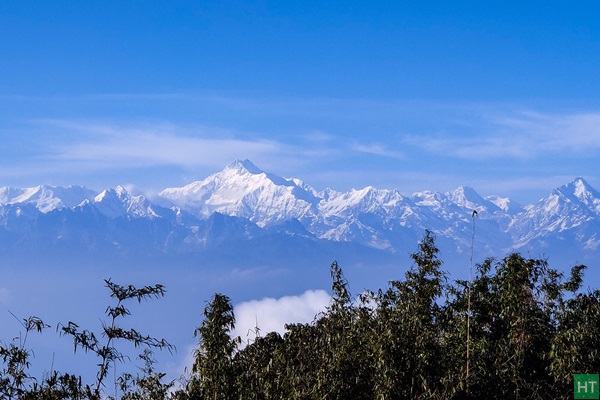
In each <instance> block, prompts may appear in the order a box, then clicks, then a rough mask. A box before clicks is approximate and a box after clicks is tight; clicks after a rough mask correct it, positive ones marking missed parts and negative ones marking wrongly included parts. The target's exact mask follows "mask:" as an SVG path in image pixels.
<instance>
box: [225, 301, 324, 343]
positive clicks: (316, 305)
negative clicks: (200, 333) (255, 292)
mask: <svg viewBox="0 0 600 400" xmlns="http://www.w3.org/2000/svg"><path fill="white" fill-rule="evenodd" d="M330 300H331V297H330V296H329V294H328V293H327V292H325V291H324V290H308V291H306V292H304V293H303V294H301V295H299V296H284V297H281V298H279V299H274V298H265V299H262V300H252V301H247V302H243V303H240V304H238V305H236V306H235V307H234V313H235V319H236V326H235V330H234V331H233V332H232V333H231V334H232V336H233V337H237V336H239V337H240V338H241V339H242V341H243V342H248V341H252V340H254V339H255V338H256V333H255V328H256V327H257V326H258V327H259V328H260V335H261V336H264V335H266V334H267V333H269V332H279V333H280V334H281V335H283V334H284V333H285V329H284V325H285V324H288V323H308V322H312V321H313V320H314V318H315V316H316V315H317V314H318V313H320V312H322V311H324V310H325V308H326V307H327V306H328V305H329V302H330Z"/></svg>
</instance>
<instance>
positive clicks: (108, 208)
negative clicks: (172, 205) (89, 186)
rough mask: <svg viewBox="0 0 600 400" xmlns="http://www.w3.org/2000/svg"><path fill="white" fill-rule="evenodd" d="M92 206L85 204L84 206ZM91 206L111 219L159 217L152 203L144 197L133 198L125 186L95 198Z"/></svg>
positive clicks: (107, 191)
mask: <svg viewBox="0 0 600 400" xmlns="http://www.w3.org/2000/svg"><path fill="white" fill-rule="evenodd" d="M87 204H90V203H89V202H86V203H83V204H82V206H84V205H87ZM91 205H92V206H93V207H94V208H95V209H96V210H98V211H99V212H100V213H102V214H104V215H105V216H107V217H109V218H112V219H114V218H118V217H122V216H131V217H134V218H150V219H154V218H157V217H158V214H157V213H156V212H155V211H154V210H153V208H152V206H151V205H150V203H149V202H148V201H147V200H146V198H145V197H144V196H141V195H140V196H132V195H131V194H129V192H128V191H127V189H125V188H124V187H123V186H120V185H119V186H117V187H116V188H114V189H106V190H104V191H102V192H101V193H100V194H98V195H97V196H96V197H94V199H93V201H92V202H91Z"/></svg>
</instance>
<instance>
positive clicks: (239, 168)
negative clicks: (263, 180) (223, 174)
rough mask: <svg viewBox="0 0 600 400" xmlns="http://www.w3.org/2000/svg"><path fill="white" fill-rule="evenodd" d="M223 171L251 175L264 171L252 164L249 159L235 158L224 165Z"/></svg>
mask: <svg viewBox="0 0 600 400" xmlns="http://www.w3.org/2000/svg"><path fill="white" fill-rule="evenodd" d="M224 171H234V172H236V173H238V174H240V175H243V174H245V173H250V174H253V175H257V174H262V173H263V172H264V171H263V170H261V169H260V168H258V167H257V166H256V165H254V164H253V163H252V162H251V161H250V160H248V159H246V160H235V161H234V162H232V163H231V164H229V165H228V166H227V167H225V169H224Z"/></svg>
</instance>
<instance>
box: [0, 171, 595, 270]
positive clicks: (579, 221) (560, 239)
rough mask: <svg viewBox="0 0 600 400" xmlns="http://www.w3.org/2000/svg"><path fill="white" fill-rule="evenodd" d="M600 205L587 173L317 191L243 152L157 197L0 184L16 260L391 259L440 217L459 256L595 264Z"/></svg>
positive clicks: (440, 236)
mask: <svg viewBox="0 0 600 400" xmlns="http://www.w3.org/2000/svg"><path fill="white" fill-rule="evenodd" d="M474 211H476V213H474ZM475 214H476V215H475ZM599 217H600V193H599V192H598V191H596V190H595V189H594V188H592V187H591V186H590V185H589V184H588V183H587V182H586V181H585V180H584V179H583V178H576V179H574V180H573V181H572V182H570V183H568V184H566V185H564V186H561V187H559V188H556V189H554V190H553V191H552V192H551V193H550V195H549V196H548V197H547V198H543V199H541V200H540V201H539V202H537V203H536V204H532V205H527V206H521V205H519V204H516V203H514V202H512V201H510V200H509V199H507V198H502V197H499V196H486V197H482V196H480V195H479V194H478V193H477V192H476V191H475V190H474V189H473V188H470V187H459V188H457V189H456V190H454V191H450V192H446V193H437V192H429V191H423V192H417V193H414V194H412V195H410V196H404V195H402V194H400V192H399V191H398V190H381V189H376V188H374V187H370V186H368V187H365V188H363V189H352V190H350V191H348V192H337V191H334V190H331V189H326V190H324V191H316V190H315V189H313V188H312V187H310V186H309V185H308V184H306V183H304V182H302V181H300V180H298V179H291V178H282V177H278V176H275V175H272V174H270V173H267V172H264V171H262V170H260V169H259V168H258V167H256V166H255V165H254V164H252V163H251V162H250V161H248V160H244V161H239V160H238V161H235V162H233V163H232V164H230V165H228V166H227V167H226V168H225V169H223V170H222V171H220V172H218V173H216V174H214V175H211V176H209V177H207V178H206V179H204V180H202V181H197V182H192V183H190V184H189V185H186V186H184V187H179V188H167V189H164V190H163V191H162V192H160V194H159V195H158V196H157V197H155V198H152V200H150V199H148V198H146V197H145V196H142V195H138V196H133V195H132V194H130V193H128V191H127V190H126V189H125V188H124V187H122V186H117V187H116V188H114V189H107V190H104V191H102V192H101V193H97V192H95V191H92V190H90V189H87V188H85V187H81V186H68V187H53V186H44V185H43V186H38V187H34V188H25V189H20V188H11V187H3V188H0V250H1V251H2V252H3V253H4V254H5V255H7V257H6V258H5V260H8V261H6V262H13V263H14V262H25V261H23V260H29V261H28V262H37V261H39V259H42V258H43V259H44V260H45V261H47V260H48V259H52V260H54V263H61V262H63V263H64V262H68V260H70V259H71V260H79V261H81V260H82V259H90V258H93V259H98V260H103V262H105V261H106V260H111V261H112V262H119V261H120V260H127V261H126V262H129V263H131V262H133V261H132V260H143V261H140V262H148V260H159V261H157V262H163V263H164V262H165V260H170V261H169V262H181V263H188V264H189V263H194V262H198V260H201V261H203V262H206V261H210V262H212V263H216V264H226V263H232V262H246V263H256V264H260V263H272V262H276V261H275V260H279V262H280V260H281V258H287V259H290V258H291V259H293V260H294V261H295V262H297V263H298V264H301V263H303V262H313V261H315V260H317V259H319V258H326V259H325V260H323V261H324V262H328V261H331V260H330V258H340V257H344V255H346V256H348V257H350V258H352V259H353V260H354V261H356V262H369V260H372V261H373V262H379V261H380V260H383V259H385V260H388V261H389V260H393V259H394V257H395V255H397V254H402V256H403V257H404V255H405V254H407V253H409V252H412V251H414V249H415V248H416V243H417V242H418V240H419V239H420V238H421V237H422V236H423V233H424V231H425V229H429V230H431V231H433V232H434V233H435V234H436V236H437V240H438V245H439V246H440V248H441V249H442V258H444V259H445V260H446V262H447V263H448V261H447V260H448V259H450V260H452V259H464V257H465V256H466V255H467V254H468V253H469V251H470V248H471V241H472V238H473V237H474V238H475V242H474V246H473V247H474V252H475V256H476V257H477V258H478V261H481V260H482V259H483V258H486V257H503V256H504V255H506V254H507V253H508V252H511V251H519V252H522V253H527V254H528V255H531V256H532V257H540V256H548V257H550V259H551V260H552V259H554V260H558V261H559V262H568V263H570V264H571V265H572V264H573V263H576V262H583V263H587V264H594V263H596V261H597V260H600V248H599V244H600V222H599ZM173 260H175V261H173ZM124 262H125V261H124Z"/></svg>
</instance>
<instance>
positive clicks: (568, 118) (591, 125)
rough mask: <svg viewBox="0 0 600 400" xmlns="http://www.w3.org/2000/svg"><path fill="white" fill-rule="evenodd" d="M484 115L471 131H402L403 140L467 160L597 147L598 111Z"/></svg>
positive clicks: (583, 152) (594, 149)
mask: <svg viewBox="0 0 600 400" xmlns="http://www.w3.org/2000/svg"><path fill="white" fill-rule="evenodd" d="M488 118H489V120H487V121H485V122H483V123H482V124H481V126H480V127H478V128H476V129H475V131H474V132H472V131H470V132H455V133H447V132H446V133H443V134H432V135H425V134H421V135H406V136H405V137H404V142H405V143H406V144H408V145H412V146H416V147H419V148H422V149H424V150H426V151H429V152H432V153H443V154H446V155H450V156H454V157H458V158H462V159H469V160H484V159H489V158H494V159H498V158H508V159H515V158H516V159H535V158H538V157H544V156H547V155H549V154H557V153H561V154H563V155H564V154H568V155H582V156H590V155H595V154H596V153H597V152H598V151H599V150H600V113H593V112H590V113H574V114H544V113H539V112H532V111H514V112H512V113H506V112H504V113H503V114H502V115H498V116H493V117H489V116H488ZM471 129H473V128H471Z"/></svg>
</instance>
